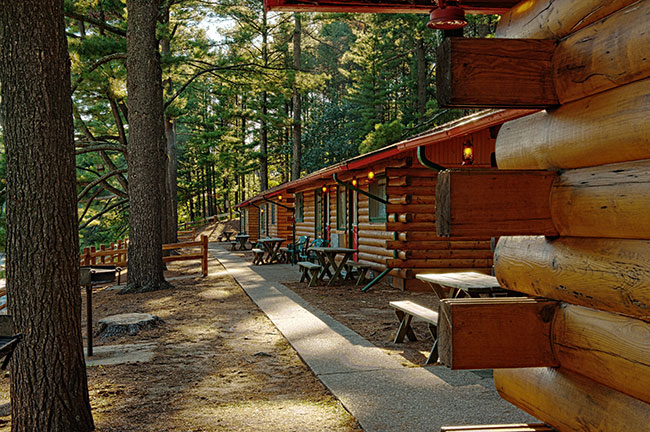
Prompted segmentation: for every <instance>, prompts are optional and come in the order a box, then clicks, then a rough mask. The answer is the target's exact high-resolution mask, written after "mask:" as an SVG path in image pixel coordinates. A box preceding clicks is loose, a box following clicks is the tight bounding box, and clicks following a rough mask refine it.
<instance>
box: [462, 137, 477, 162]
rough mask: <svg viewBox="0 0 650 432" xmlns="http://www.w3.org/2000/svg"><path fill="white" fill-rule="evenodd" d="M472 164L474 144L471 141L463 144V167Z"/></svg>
mask: <svg viewBox="0 0 650 432" xmlns="http://www.w3.org/2000/svg"><path fill="white" fill-rule="evenodd" d="M473 163H474V144H472V141H471V140H467V141H465V142H464V143H463V163H462V164H463V165H472V164H473Z"/></svg>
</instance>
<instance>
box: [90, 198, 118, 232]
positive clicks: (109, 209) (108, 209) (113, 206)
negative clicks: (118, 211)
mask: <svg viewBox="0 0 650 432" xmlns="http://www.w3.org/2000/svg"><path fill="white" fill-rule="evenodd" d="M128 203H129V200H128V199H123V200H120V201H118V202H116V203H113V204H112V205H110V206H108V207H106V208H105V209H104V210H102V211H100V212H99V213H97V214H96V215H94V216H93V217H91V218H90V219H88V220H87V221H86V222H85V223H84V224H83V225H80V226H79V229H80V230H82V229H84V228H86V227H87V226H88V225H89V224H90V223H91V222H92V221H94V220H95V219H99V218H100V217H102V216H104V215H105V214H106V213H108V212H109V211H111V210H113V209H114V208H115V207H118V206H121V205H124V207H128V206H129V204H128Z"/></svg>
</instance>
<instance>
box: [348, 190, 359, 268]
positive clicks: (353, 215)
mask: <svg viewBox="0 0 650 432" xmlns="http://www.w3.org/2000/svg"><path fill="white" fill-rule="evenodd" d="M357 196H358V194H357V192H356V191H355V190H353V189H352V188H350V189H349V192H348V209H349V213H348V215H349V216H348V242H347V246H348V247H349V248H351V249H356V248H357V247H358V246H359V232H358V230H357V228H358V224H359V218H358V216H359V215H358V214H357ZM352 259H353V260H354V261H357V260H358V258H357V254H356V253H355V254H354V255H353V257H352Z"/></svg>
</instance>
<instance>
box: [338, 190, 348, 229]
mask: <svg viewBox="0 0 650 432" xmlns="http://www.w3.org/2000/svg"><path fill="white" fill-rule="evenodd" d="M341 199H342V200H343V202H341ZM347 204H348V199H347V190H346V188H344V187H343V186H339V187H338V188H336V229H337V230H339V231H345V230H346V229H347V224H348V211H347V208H348V205H347ZM341 205H342V206H343V208H342V209H341Z"/></svg>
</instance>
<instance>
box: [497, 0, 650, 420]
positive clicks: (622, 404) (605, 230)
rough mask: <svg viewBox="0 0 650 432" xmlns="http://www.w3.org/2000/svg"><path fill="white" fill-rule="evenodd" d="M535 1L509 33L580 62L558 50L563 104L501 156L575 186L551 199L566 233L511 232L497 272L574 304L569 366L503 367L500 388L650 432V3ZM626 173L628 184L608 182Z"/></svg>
mask: <svg viewBox="0 0 650 432" xmlns="http://www.w3.org/2000/svg"><path fill="white" fill-rule="evenodd" d="M525 3H526V5H527V8H523V7H515V8H513V9H512V11H511V12H510V13H509V14H507V15H506V16H504V17H503V18H502V20H501V21H500V23H499V26H498V29H497V36H498V37H499V36H500V37H509V38H540V39H558V40H559V39H561V40H560V41H559V45H558V47H559V48H558V51H557V52H556V56H562V57H563V58H565V59H568V60H562V59H560V58H559V57H556V59H555V60H556V62H557V61H559V60H562V61H564V62H565V63H566V64H573V66H574V67H573V68H569V67H567V68H559V69H556V70H555V71H554V74H555V77H554V80H555V82H556V88H558V89H559V92H558V95H560V96H562V95H564V96H565V98H564V99H562V98H561V100H562V102H563V103H562V105H561V106H560V107H559V108H557V109H553V110H549V111H544V112H540V113H538V114H534V115H531V116H528V117H524V118H522V119H519V120H515V121H512V122H510V123H506V124H505V125H504V126H503V127H502V129H501V131H500V133H499V136H498V139H497V143H496V156H497V162H498V166H499V168H505V169H553V170H562V174H561V176H560V181H561V182H562V181H563V180H562V178H563V179H565V180H566V182H565V183H564V184H565V185H569V184H570V185H571V187H570V188H569V187H568V186H567V187H565V188H564V189H562V188H560V189H559V191H557V188H556V189H554V192H553V197H549V199H551V205H553V202H556V203H561V204H557V205H556V206H555V207H554V209H553V211H554V214H553V220H554V222H555V223H556V224H557V226H556V228H558V232H559V233H560V237H554V238H550V237H549V238H545V237H540V236H519V237H503V238H501V239H500V240H499V243H498V245H497V248H496V252H495V272H496V276H497V278H498V280H499V282H500V284H501V285H502V286H504V287H506V288H510V289H513V290H516V291H520V292H523V293H527V294H530V295H535V296H542V297H546V298H550V299H554V300H559V301H561V302H562V309H561V310H562V311H563V313H562V314H559V315H558V317H556V318H555V320H556V321H555V322H554V328H555V329H556V330H555V331H554V340H555V343H556V347H557V348H556V353H555V354H556V357H557V359H558V361H559V364H560V367H559V368H523V369H505V370H498V371H495V373H494V378H495V384H496V387H497V390H498V391H499V393H500V394H501V396H502V397H503V398H504V399H506V400H508V401H510V402H512V403H513V404H515V405H517V406H519V407H520V408H522V409H524V410H525V411H528V412H529V413H531V414H532V415H534V416H536V417H538V418H539V419H541V420H543V421H544V422H546V423H548V424H550V425H551V426H553V427H555V428H556V429H557V430H558V431H560V432H564V431H575V430H580V431H612V432H613V431H621V430H646V429H647V428H648V425H649V424H650V404H649V402H650V397H649V396H648V390H647V389H648V388H650V342H649V341H650V323H649V322H650V270H649V268H648V259H649V258H650V252H649V251H650V244H649V242H648V238H649V237H648V235H647V234H648V233H647V229H646V227H645V220H646V219H647V206H648V204H647V203H648V196H649V194H648V192H650V180H649V179H648V178H647V175H646V172H647V167H648V166H650V145H648V143H649V142H650V126H649V124H650V123H649V122H648V112H650V78H648V76H650V61H649V59H650V43H648V37H649V33H648V28H647V23H648V17H649V16H650V1H648V0H642V1H636V2H633V1H602V0H584V1H581V2H574V1H570V0H556V1H555V2H550V1H546V0H545V1H541V0H535V1H529V2H525ZM522 4H523V3H522ZM581 44H587V45H588V47H587V49H583V47H582V46H581ZM584 70H587V71H588V75H587V76H582V75H581V74H582V73H583V72H584ZM609 164H613V165H609ZM585 167H590V168H585ZM621 175H622V176H626V177H627V181H626V182H620V181H614V182H613V183H609V182H610V181H611V180H612V178H614V179H617V178H619V177H617V176H621ZM608 179H609V180H608ZM576 184H577V185H580V187H575V185H576ZM560 186H562V184H560ZM636 225H638V229H637V228H636ZM572 305H575V306H572ZM522 324H523V323H522ZM591 335H595V336H593V337H592V336H591Z"/></svg>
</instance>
